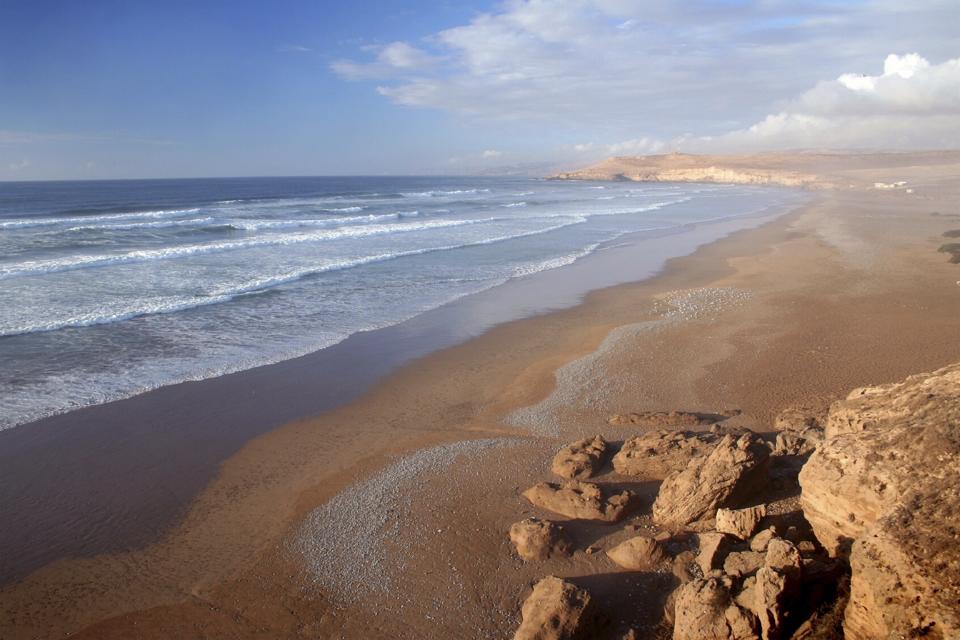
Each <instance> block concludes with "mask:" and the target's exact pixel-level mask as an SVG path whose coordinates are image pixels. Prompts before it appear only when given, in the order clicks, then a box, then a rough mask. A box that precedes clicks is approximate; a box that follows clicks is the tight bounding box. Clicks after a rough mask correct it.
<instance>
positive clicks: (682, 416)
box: [607, 411, 739, 428]
mask: <svg viewBox="0 0 960 640" xmlns="http://www.w3.org/2000/svg"><path fill="white" fill-rule="evenodd" d="M738 413H739V411H727V412H724V413H722V414H716V413H697V412H695V411H641V412H639V413H618V414H615V415H612V416H610V419H609V420H608V421H607V422H609V423H610V424H612V425H617V426H622V425H628V424H629V425H638V426H641V427H654V428H659V427H699V426H706V425H711V424H713V423H715V422H720V421H721V420H726V419H727V418H729V417H730V416H731V415H737V414H738Z"/></svg>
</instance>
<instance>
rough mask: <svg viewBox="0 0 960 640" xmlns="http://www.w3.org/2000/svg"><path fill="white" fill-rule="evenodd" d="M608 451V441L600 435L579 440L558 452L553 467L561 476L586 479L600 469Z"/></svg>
mask: <svg viewBox="0 0 960 640" xmlns="http://www.w3.org/2000/svg"><path fill="white" fill-rule="evenodd" d="M606 451H607V443H606V441H605V440H604V439H603V438H601V437H600V436H593V437H592V438H584V439H583V440H577V441H576V442H574V443H573V444H569V445H567V446H565V447H563V448H562V449H560V451H558V452H557V455H556V456H554V458H553V465H552V467H551V468H552V470H553V472H554V473H555V474H557V475H558V476H560V477H561V478H568V479H570V478H577V479H579V480H585V479H587V478H590V477H593V476H594V475H595V474H596V473H597V472H598V471H599V470H600V467H601V466H602V465H603V455H604V453H606Z"/></svg>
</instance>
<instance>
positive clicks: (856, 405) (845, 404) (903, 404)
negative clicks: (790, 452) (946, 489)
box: [826, 363, 960, 438]
mask: <svg viewBox="0 0 960 640" xmlns="http://www.w3.org/2000/svg"><path fill="white" fill-rule="evenodd" d="M958 393H960V363H958V364H953V365H950V366H949V367H944V368H943V369H940V370H938V371H934V372H933V373H921V374H918V375H915V376H910V377H909V378H907V379H906V380H904V381H903V382H897V383H894V384H885V385H880V386H877V387H861V388H859V389H854V390H853V391H851V392H850V394H849V395H847V398H846V400H840V401H838V402H835V403H833V405H832V406H831V407H830V414H829V415H828V416H827V425H826V437H827V438H832V437H833V436H836V435H839V434H841V433H857V432H860V431H865V430H868V429H876V428H883V427H893V426H900V425H903V424H909V425H910V426H912V427H913V428H914V429H918V428H922V427H928V426H934V425H937V424H943V423H945V422H946V423H948V424H958V423H960V402H957V396H958Z"/></svg>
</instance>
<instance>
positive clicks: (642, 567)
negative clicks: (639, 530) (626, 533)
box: [607, 536, 667, 571]
mask: <svg viewBox="0 0 960 640" xmlns="http://www.w3.org/2000/svg"><path fill="white" fill-rule="evenodd" d="M607 556H609V557H610V559H611V560H613V561H614V562H615V563H617V564H618V565H619V566H621V567H623V568H624V569H629V570H631V571H649V570H650V569H653V568H655V567H656V566H657V565H659V564H660V563H662V562H663V561H664V559H666V557H667V554H666V553H665V552H664V550H663V546H662V545H661V544H660V543H659V542H657V541H656V540H654V539H653V538H648V537H647V536H634V537H633V538H630V539H629V540H627V541H626V542H621V543H620V544H618V545H617V546H615V547H614V548H612V549H610V550H609V551H607Z"/></svg>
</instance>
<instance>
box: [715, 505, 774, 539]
mask: <svg viewBox="0 0 960 640" xmlns="http://www.w3.org/2000/svg"><path fill="white" fill-rule="evenodd" d="M766 515H767V506H766V505H763V504H761V505H759V506H756V507H749V508H747V509H718V510H717V531H719V532H721V533H729V534H730V535H732V536H735V537H737V538H740V539H741V540H746V539H747V538H749V537H750V536H752V535H753V532H754V530H755V529H756V528H757V525H758V524H760V521H761V520H763V518H764V517H765V516H766Z"/></svg>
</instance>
